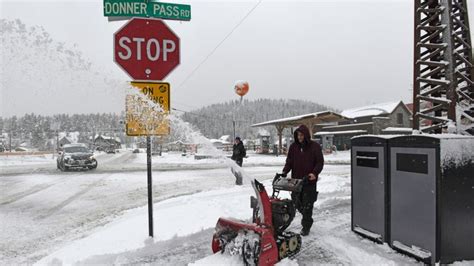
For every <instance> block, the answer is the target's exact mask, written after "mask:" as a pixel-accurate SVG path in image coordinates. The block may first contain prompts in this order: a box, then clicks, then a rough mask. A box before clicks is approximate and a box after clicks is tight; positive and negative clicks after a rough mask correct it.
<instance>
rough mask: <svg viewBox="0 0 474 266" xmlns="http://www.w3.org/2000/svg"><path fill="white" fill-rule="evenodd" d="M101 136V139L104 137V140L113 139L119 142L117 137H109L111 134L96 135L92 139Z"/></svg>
mask: <svg viewBox="0 0 474 266" xmlns="http://www.w3.org/2000/svg"><path fill="white" fill-rule="evenodd" d="M99 137H101V138H102V139H105V140H115V141H116V142H119V143H120V142H121V140H120V138H119V137H111V136H104V135H96V137H95V138H94V139H97V138H99Z"/></svg>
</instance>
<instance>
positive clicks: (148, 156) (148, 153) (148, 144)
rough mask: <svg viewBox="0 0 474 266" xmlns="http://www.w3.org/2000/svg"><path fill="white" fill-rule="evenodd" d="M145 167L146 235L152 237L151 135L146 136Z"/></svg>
mask: <svg viewBox="0 0 474 266" xmlns="http://www.w3.org/2000/svg"><path fill="white" fill-rule="evenodd" d="M146 167H147V176H148V178H147V186H148V236H150V237H153V180H152V178H151V137H150V136H147V137H146Z"/></svg>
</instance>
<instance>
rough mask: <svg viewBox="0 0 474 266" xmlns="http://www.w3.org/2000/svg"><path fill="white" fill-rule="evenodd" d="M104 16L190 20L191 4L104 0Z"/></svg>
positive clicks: (139, 0) (143, 0)
mask: <svg viewBox="0 0 474 266" xmlns="http://www.w3.org/2000/svg"><path fill="white" fill-rule="evenodd" d="M104 16H106V17H145V18H161V19H173V20H186V21H189V20H191V6H190V5H181V4H172V3H163V2H154V1H149V0H104Z"/></svg>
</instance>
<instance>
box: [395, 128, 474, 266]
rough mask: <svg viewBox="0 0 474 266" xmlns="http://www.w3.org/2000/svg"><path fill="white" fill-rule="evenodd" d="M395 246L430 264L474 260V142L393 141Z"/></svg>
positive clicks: (441, 138) (445, 138)
mask: <svg viewBox="0 0 474 266" xmlns="http://www.w3.org/2000/svg"><path fill="white" fill-rule="evenodd" d="M389 158H390V172H389V176H390V221H389V222H390V245H391V246H392V247H393V248H394V249H396V250H398V251H400V252H403V253H406V254H409V255H412V256H414V257H416V258H418V259H420V260H422V261H423V262H425V263H429V264H434V263H436V262H440V263H452V262H454V261H459V260H472V259H474V137H463V136H456V135H442V134H441V135H414V136H401V137H395V138H392V139H390V141H389Z"/></svg>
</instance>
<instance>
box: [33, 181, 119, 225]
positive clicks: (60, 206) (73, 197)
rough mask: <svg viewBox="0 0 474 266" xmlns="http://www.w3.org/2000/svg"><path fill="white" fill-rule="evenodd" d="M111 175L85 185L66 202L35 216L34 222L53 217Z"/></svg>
mask: <svg viewBox="0 0 474 266" xmlns="http://www.w3.org/2000/svg"><path fill="white" fill-rule="evenodd" d="M111 175H112V174H108V175H106V176H103V177H101V178H100V179H99V180H97V181H95V182H93V183H91V184H89V185H87V187H85V188H83V189H81V190H80V191H78V192H76V193H74V194H73V195H72V196H70V197H69V198H67V199H66V200H64V201H62V202H61V203H59V204H58V205H56V206H54V207H53V208H51V209H49V210H47V211H45V212H44V214H41V215H39V216H37V217H36V218H35V219H36V220H42V219H45V218H48V217H49V216H51V215H53V214H54V213H56V212H57V211H59V210H61V209H62V208H64V207H66V206H67V205H69V204H70V203H71V202H73V201H74V200H76V199H77V198H79V197H81V196H82V195H84V194H86V193H87V192H89V191H90V190H91V189H93V188H95V187H96V186H97V185H98V184H99V183H101V182H102V181H103V180H104V179H105V178H107V177H109V176H111Z"/></svg>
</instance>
